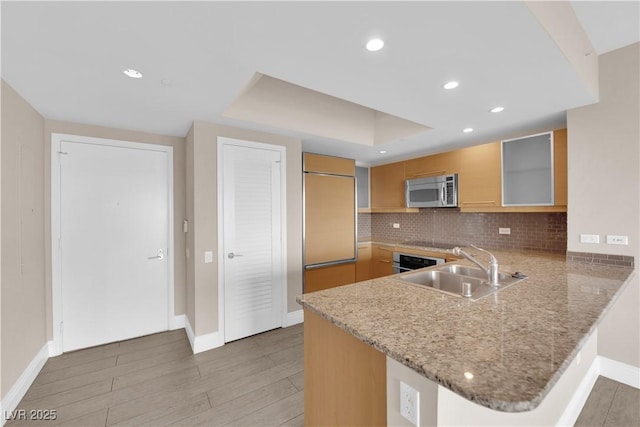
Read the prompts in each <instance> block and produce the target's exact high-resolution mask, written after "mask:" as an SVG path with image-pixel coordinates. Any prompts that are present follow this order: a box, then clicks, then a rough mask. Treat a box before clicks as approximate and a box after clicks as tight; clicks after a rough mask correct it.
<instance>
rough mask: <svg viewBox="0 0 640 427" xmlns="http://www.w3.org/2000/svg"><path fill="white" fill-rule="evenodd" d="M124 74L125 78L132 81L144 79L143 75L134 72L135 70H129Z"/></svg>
mask: <svg viewBox="0 0 640 427" xmlns="http://www.w3.org/2000/svg"><path fill="white" fill-rule="evenodd" d="M122 72H123V73H124V75H125V76H127V77H131V78H132V79H141V78H142V73H141V72H140V71H138V70H134V69H133V68H127V69H126V70H123V71H122Z"/></svg>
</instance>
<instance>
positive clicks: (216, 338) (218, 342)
mask: <svg viewBox="0 0 640 427" xmlns="http://www.w3.org/2000/svg"><path fill="white" fill-rule="evenodd" d="M184 320H185V325H184V329H185V331H186V332H187V338H189V344H191V350H192V351H193V354H197V353H201V352H203V351H207V350H211V349H214V348H217V347H221V346H223V345H224V340H223V339H222V335H221V334H220V333H219V332H211V333H210V334H205V335H199V336H195V335H194V333H193V328H192V327H191V323H189V318H188V317H187V316H185V317H184Z"/></svg>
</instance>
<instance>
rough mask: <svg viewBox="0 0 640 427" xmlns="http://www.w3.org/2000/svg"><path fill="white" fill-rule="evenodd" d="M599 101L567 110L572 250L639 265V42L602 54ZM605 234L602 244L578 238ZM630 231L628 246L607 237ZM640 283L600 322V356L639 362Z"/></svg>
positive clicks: (569, 224)
mask: <svg viewBox="0 0 640 427" xmlns="http://www.w3.org/2000/svg"><path fill="white" fill-rule="evenodd" d="M599 66H600V102H599V103H597V104H593V105H590V106H586V107H581V108H576V109H573V110H570V111H568V112H567V128H568V137H569V138H568V159H569V176H568V180H569V212H568V214H567V222H568V227H567V250H569V251H576V252H595V253H604V254H615V255H630V256H634V257H635V262H636V266H637V265H638V263H639V262H640V201H639V200H640V199H639V197H638V195H639V194H640V43H636V44H634V45H631V46H627V47H625V48H622V49H618V50H615V51H612V52H609V53H607V54H605V55H602V56H601V57H600V64H599ZM580 233H588V234H599V235H600V243H599V244H585V243H580V239H579V235H580ZM607 234H615V235H626V236H629V245H628V246H617V245H607V244H606V243H605V242H606V237H605V236H606V235H607ZM638 282H639V280H638V277H635V279H633V281H632V283H631V286H630V287H629V288H628V289H627V290H626V291H625V293H624V295H622V298H620V299H619V300H618V301H617V302H616V304H615V305H614V307H613V309H612V311H611V313H610V314H609V315H608V316H607V318H606V319H605V321H604V322H603V323H602V325H601V326H600V327H599V335H598V352H599V354H601V355H603V356H606V357H610V358H612V359H615V360H619V361H621V362H624V363H628V364H632V365H634V366H640V342H639V341H640V340H639V339H638V337H639V336H640V315H639V314H638V312H639V311H640V310H639V308H640V299H639V292H638V288H639V283H638Z"/></svg>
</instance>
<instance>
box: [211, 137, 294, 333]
mask: <svg viewBox="0 0 640 427" xmlns="http://www.w3.org/2000/svg"><path fill="white" fill-rule="evenodd" d="M280 161H281V153H280V151H272V150H269V149H261V148H251V147H245V146H238V145H233V144H228V143H224V144H223V146H222V165H223V167H222V169H223V172H222V179H223V182H222V193H223V196H222V201H223V221H224V225H223V230H224V231H223V248H224V252H223V256H224V273H223V274H224V336H225V341H227V342H228V341H233V340H236V339H239V338H243V337H246V336H249V335H254V334H257V333H260V332H264V331H268V330H270V329H274V328H277V327H280V326H282V311H281V310H282V292H283V284H284V283H285V282H284V278H283V274H282V226H281V214H282V213H281V197H282V194H281V186H280V184H281V163H280Z"/></svg>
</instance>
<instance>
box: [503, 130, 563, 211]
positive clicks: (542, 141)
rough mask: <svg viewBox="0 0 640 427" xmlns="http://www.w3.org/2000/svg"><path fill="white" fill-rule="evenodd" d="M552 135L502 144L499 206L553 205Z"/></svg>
mask: <svg viewBox="0 0 640 427" xmlns="http://www.w3.org/2000/svg"><path fill="white" fill-rule="evenodd" d="M552 135H553V134H552V133H551V132H547V133H543V134H539V135H532V136H527V137H524V138H518V139H510V140H507V141H502V189H503V194H502V205H503V206H553V204H554V197H553V136H552Z"/></svg>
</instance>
